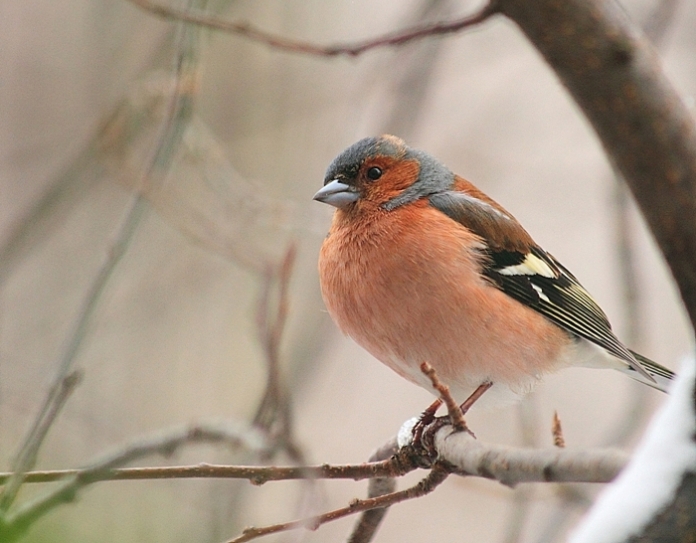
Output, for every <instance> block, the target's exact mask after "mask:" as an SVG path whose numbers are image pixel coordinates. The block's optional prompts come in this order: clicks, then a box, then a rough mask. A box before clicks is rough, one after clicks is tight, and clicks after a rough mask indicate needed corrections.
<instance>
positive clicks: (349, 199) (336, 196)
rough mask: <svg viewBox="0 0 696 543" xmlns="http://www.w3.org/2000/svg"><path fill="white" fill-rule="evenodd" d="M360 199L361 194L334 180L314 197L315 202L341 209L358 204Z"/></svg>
mask: <svg viewBox="0 0 696 543" xmlns="http://www.w3.org/2000/svg"><path fill="white" fill-rule="evenodd" d="M359 197H360V194H358V192H357V191H356V190H355V188H354V187H351V186H350V185H346V184H345V183H341V182H340V181H339V180H338V179H334V180H333V181H331V182H330V183H327V184H326V185H324V186H323V187H322V188H320V189H319V190H318V191H317V193H316V194H315V195H314V198H313V200H317V201H318V202H323V203H325V204H329V205H332V206H334V207H337V208H339V209H340V208H344V207H346V206H347V205H350V204H352V203H354V202H356V201H357V200H358V198H359Z"/></svg>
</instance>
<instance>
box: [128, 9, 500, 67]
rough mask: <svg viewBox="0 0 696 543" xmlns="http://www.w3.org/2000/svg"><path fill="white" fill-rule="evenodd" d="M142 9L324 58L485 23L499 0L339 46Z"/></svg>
mask: <svg viewBox="0 0 696 543" xmlns="http://www.w3.org/2000/svg"><path fill="white" fill-rule="evenodd" d="M130 2H132V3H133V4H136V5H137V6H139V7H140V8H142V9H144V10H146V11H149V12H150V13H153V14H154V15H157V16H159V17H163V18H166V19H174V20H179V21H186V22H187V23H194V24H197V25H201V26H204V27H206V28H210V29H213V30H220V31H222V32H228V33H231V34H237V35H239V36H243V37H245V38H247V39H249V40H252V41H255V42H259V43H263V44H265V45H268V46H269V47H272V48H274V49H280V50H283V51H288V52H292V53H304V54H309V55H317V56H324V57H333V56H339V55H345V56H353V57H354V56H357V55H360V54H362V53H364V52H365V51H369V50H371V49H376V48H378V47H386V46H397V45H403V44H405V43H408V42H411V41H414V40H418V39H422V38H425V37H428V36H441V35H445V34H453V33H455V32H459V31H461V30H464V29H465V28H470V27H472V26H476V25H479V24H481V23H482V22H483V21H485V20H486V19H488V18H489V17H491V16H492V15H494V14H495V13H497V10H498V8H497V0H491V1H489V2H488V3H487V4H486V5H485V6H483V7H482V8H481V9H480V10H479V11H477V12H476V13H474V14H473V15H469V16H466V17H462V18H460V19H455V20H454V21H443V22H438V23H432V24H426V25H421V26H416V27H413V28H409V29H406V30H401V31H397V32H390V33H387V34H383V35H382V36H378V37H375V38H371V39H368V40H364V41H360V42H356V43H343V44H335V45H325V46H322V45H318V44H315V43H312V42H307V41H302V40H293V39H290V38H285V37H283V36H277V35H275V34H271V33H270V32H265V31H263V30H260V29H258V28H255V27H253V26H251V25H250V24H248V23H240V22H233V21H223V20H221V19H219V18H217V17H214V16H210V15H207V14H206V13H202V12H198V11H193V10H182V9H177V8H173V7H170V6H163V5H161V4H157V3H155V2H151V1H150V0H130Z"/></svg>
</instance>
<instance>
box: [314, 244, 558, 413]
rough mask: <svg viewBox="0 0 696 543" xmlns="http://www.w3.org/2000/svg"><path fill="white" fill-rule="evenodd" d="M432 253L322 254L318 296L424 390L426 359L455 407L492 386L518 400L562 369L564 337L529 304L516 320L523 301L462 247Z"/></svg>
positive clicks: (350, 330)
mask: <svg viewBox="0 0 696 543" xmlns="http://www.w3.org/2000/svg"><path fill="white" fill-rule="evenodd" d="M401 241H402V243H401V244H400V247H406V248H407V249H408V248H409V247H413V245H409V244H408V243H407V241H408V240H401ZM429 249H430V251H419V250H411V251H405V252H404V251H400V252H395V251H393V252H390V251H385V250H380V251H375V252H374V253H373V254H371V252H370V251H366V250H364V249H363V251H361V253H360V254H359V256H358V257H356V258H352V259H351V258H345V257H344V258H340V259H339V260H336V261H333V262H332V261H331V258H332V257H334V258H335V255H332V254H330V253H329V254H324V255H322V259H321V260H320V276H321V286H322V294H323V296H324V300H325V303H326V306H327V309H328V311H329V313H330V314H331V316H332V317H333V319H334V320H335V322H336V323H337V324H338V326H339V327H340V328H341V330H342V331H343V332H344V333H346V334H348V335H349V336H351V337H352V338H353V339H354V340H355V341H356V342H357V343H358V344H360V345H361V346H362V347H363V348H365V349H366V350H367V351H369V352H370V353H371V354H372V355H373V356H375V357H376V358H377V359H379V360H380V361H381V362H383V363H384V364H386V365H387V366H389V367H390V368H392V369H393V370H394V371H396V372H397V373H398V374H400V375H401V376H403V377H405V378H406V379H408V380H409V381H412V382H414V383H416V384H418V385H420V386H423V387H425V388H427V389H428V390H432V387H431V385H430V382H429V380H428V379H427V377H425V376H424V375H423V374H422V373H421V371H420V365H421V363H423V362H428V363H430V364H431V365H432V366H433V367H434V368H435V371H436V372H437V375H438V376H439V377H440V379H441V380H442V381H443V382H444V383H445V384H447V385H448V386H449V387H450V389H451V390H452V392H453V394H454V396H455V398H456V399H457V400H459V401H463V400H464V399H466V397H467V396H468V395H469V394H470V393H471V392H472V391H473V390H474V389H475V388H476V387H477V386H478V385H480V384H481V383H483V382H486V381H491V382H493V383H494V387H493V389H492V390H491V391H490V392H489V393H487V394H486V395H484V398H485V397H486V396H489V398H490V399H491V400H492V399H494V397H495V396H496V395H503V396H505V395H507V396H510V397H514V396H516V395H517V394H521V393H524V392H526V391H528V390H529V389H530V388H531V387H532V386H533V384H534V383H535V382H536V381H537V380H538V378H539V377H540V376H541V375H542V374H544V373H547V372H548V371H552V370H553V369H555V368H556V366H558V365H559V364H562V361H561V360H560V352H559V349H558V345H559V344H562V343H563V342H564V341H569V339H568V337H567V334H565V332H563V331H562V330H560V329H559V328H558V327H556V326H555V325H553V324H552V323H550V322H549V321H547V320H546V319H544V318H543V317H542V316H541V315H539V314H538V313H536V312H535V311H533V310H531V309H529V308H522V309H523V310H524V311H522V315H524V316H525V318H524V319H519V318H517V317H516V316H519V315H520V307H513V305H517V306H519V305H520V304H519V302H517V301H516V300H514V299H512V298H510V297H508V296H507V295H506V294H504V293H503V292H501V291H499V290H498V289H496V288H495V287H494V286H492V285H491V284H489V283H488V282H486V280H485V279H483V278H482V277H481V276H480V273H479V269H478V263H477V262H476V261H475V260H473V258H472V257H470V256H469V255H467V254H466V253H464V252H462V251H461V250H459V249H458V247H455V248H454V249H453V248H452V247H446V246H445V247H442V246H439V247H438V246H437V245H435V246H434V247H430V248H429ZM433 251H435V252H436V253H437V254H432V253H433ZM342 256H343V255H342ZM512 309H514V310H512ZM496 389H497V393H496V391H495V390H496ZM511 392H512V394H510V393H511ZM483 403H488V402H487V401H486V402H483Z"/></svg>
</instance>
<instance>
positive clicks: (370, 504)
mask: <svg viewBox="0 0 696 543" xmlns="http://www.w3.org/2000/svg"><path fill="white" fill-rule="evenodd" d="M448 475H449V473H448V471H447V470H446V469H445V468H444V467H442V466H440V465H439V464H436V465H435V466H434V467H433V469H432V470H431V471H430V473H429V474H428V475H427V477H425V478H424V479H422V480H421V481H420V482H418V484H416V485H414V486H412V487H410V488H407V489H406V490H401V491H399V492H391V493H389V494H385V495H383V496H377V497H374V498H366V499H356V500H353V501H352V502H351V503H350V504H349V505H348V506H346V507H341V508H340V509H334V510H333V511H329V512H327V513H323V514H321V515H317V516H315V517H308V518H304V519H300V520H293V521H290V522H284V523H281V524H273V525H270V526H264V527H262V528H253V527H252V528H246V529H245V530H244V531H243V532H242V535H240V536H239V537H236V538H234V539H231V540H229V541H228V542H227V543H244V542H245V541H251V540H252V539H257V538H259V537H263V536H266V535H270V534H276V533H279V532H287V531H289V530H297V529H299V528H305V529H308V530H316V529H317V528H319V527H320V526H321V525H322V524H326V523H327V522H331V521H334V520H338V519H340V518H343V517H347V516H349V515H354V514H356V513H360V512H362V511H368V510H370V509H375V508H384V507H389V506H391V505H394V504H396V503H399V502H402V501H405V500H411V499H414V498H420V497H421V496H425V495H426V494H429V493H430V492H432V491H433V490H435V488H437V487H438V486H439V485H440V484H441V483H442V482H443V481H444V480H445V479H446V478H447V476H448Z"/></svg>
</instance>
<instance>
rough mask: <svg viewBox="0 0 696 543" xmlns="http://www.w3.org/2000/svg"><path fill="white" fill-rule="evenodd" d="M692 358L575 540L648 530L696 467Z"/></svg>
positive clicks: (610, 539)
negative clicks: (632, 454) (686, 476)
mask: <svg viewBox="0 0 696 543" xmlns="http://www.w3.org/2000/svg"><path fill="white" fill-rule="evenodd" d="M695 366H696V363H695V362H694V358H693V357H689V359H687V360H685V362H684V363H683V364H682V369H681V372H680V375H679V377H678V378H677V379H676V381H675V382H674V384H673V386H672V387H671V391H670V398H669V399H668V400H667V402H666V403H665V405H664V406H662V408H661V409H660V411H659V412H658V413H657V414H656V415H655V417H654V418H653V420H652V422H651V423H650V425H649V427H648V430H647V432H646V435H645V437H644V438H643V440H642V442H641V444H640V445H639V447H638V449H637V450H636V452H635V455H634V456H633V458H632V459H631V461H630V463H629V464H628V466H627V467H626V469H624V471H623V472H622V473H621V475H619V477H618V478H617V479H616V481H614V482H613V483H612V484H611V485H609V486H607V488H606V489H605V490H604V492H603V493H602V494H601V495H600V496H599V499H598V500H597V502H596V503H595V504H594V505H593V506H592V509H591V510H590V512H589V513H588V515H587V516H586V517H585V519H584V520H583V521H582V522H581V524H580V525H579V526H578V527H577V528H576V530H575V532H574V533H573V534H572V535H571V537H570V539H569V542H570V543H616V542H621V541H625V540H626V539H628V538H629V537H631V536H633V535H637V534H639V533H641V532H642V531H643V529H644V528H645V527H646V526H647V525H648V523H649V522H650V521H651V520H652V518H653V517H654V516H655V514H656V513H658V512H659V511H660V510H661V509H662V508H663V507H664V506H666V505H667V504H668V503H669V501H670V500H671V499H672V497H673V496H674V493H675V491H676V490H677V488H678V487H679V484H680V483H681V480H682V475H683V474H684V472H686V471H692V470H694V469H696V443H694V432H695V431H696V414H695V413H694V405H693V404H694V397H693V391H694V375H695V374H696V370H695V369H694V368H695Z"/></svg>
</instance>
